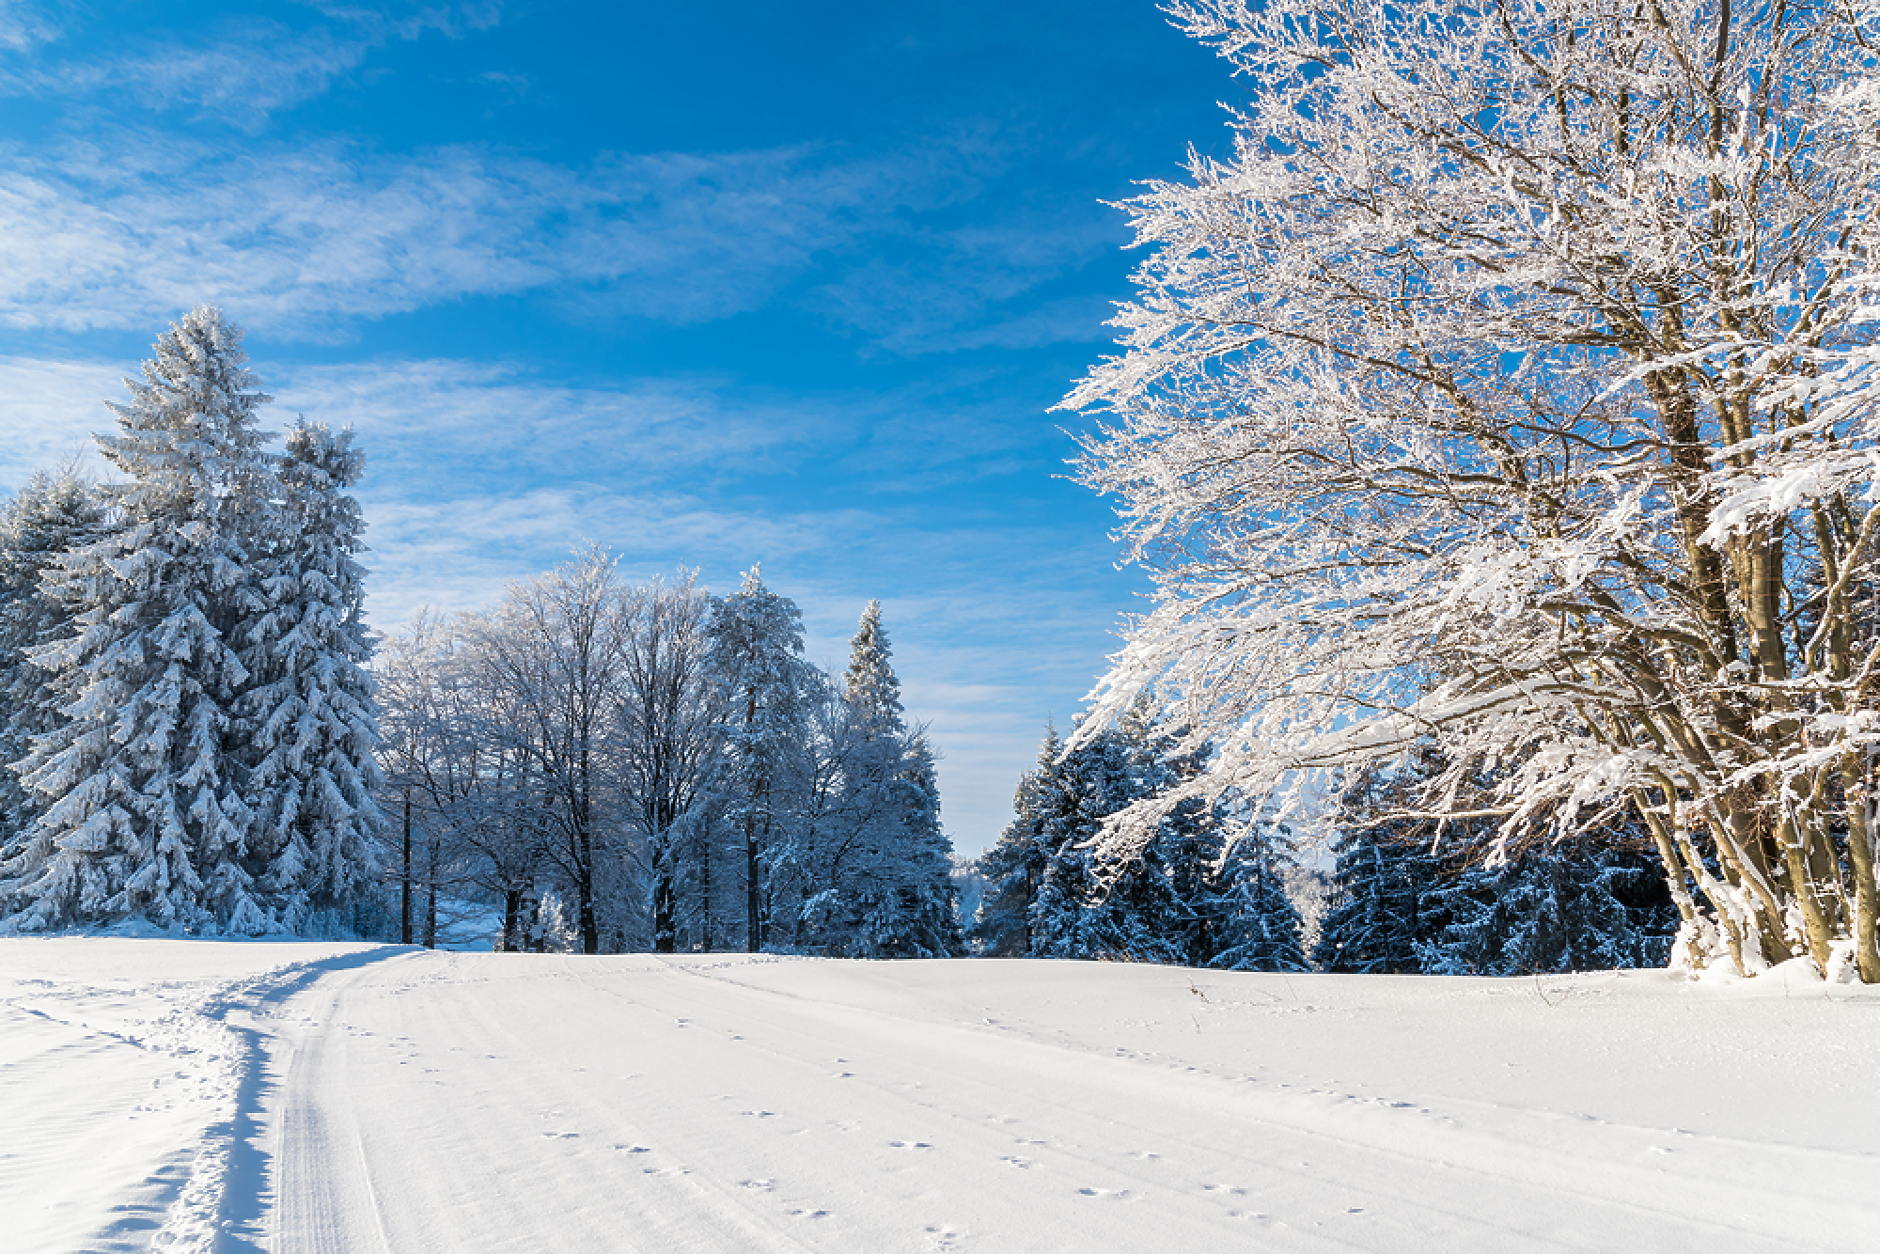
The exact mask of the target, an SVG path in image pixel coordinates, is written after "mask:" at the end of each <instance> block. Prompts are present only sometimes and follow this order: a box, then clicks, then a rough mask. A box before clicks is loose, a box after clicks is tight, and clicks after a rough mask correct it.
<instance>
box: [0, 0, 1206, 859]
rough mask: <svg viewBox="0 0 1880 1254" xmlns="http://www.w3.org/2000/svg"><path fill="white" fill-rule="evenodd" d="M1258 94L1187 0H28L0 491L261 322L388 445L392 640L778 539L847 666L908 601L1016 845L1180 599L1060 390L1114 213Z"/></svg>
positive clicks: (374, 604) (3, 270)
mask: <svg viewBox="0 0 1880 1254" xmlns="http://www.w3.org/2000/svg"><path fill="white" fill-rule="evenodd" d="M1238 90H1239V86H1238V85H1237V84H1235V83H1233V82H1232V81H1231V80H1229V78H1228V77H1227V74H1226V68H1225V66H1224V65H1223V64H1222V63H1221V62H1219V61H1217V60H1215V59H1214V58H1213V57H1212V56H1211V55H1210V54H1209V53H1208V52H1207V51H1206V50H1205V49H1203V48H1201V47H1200V46H1198V45H1195V44H1192V43H1191V42H1189V41H1188V40H1186V39H1185V38H1184V37H1182V36H1181V35H1180V34H1178V33H1177V32H1176V31H1174V30H1173V29H1171V28H1170V27H1169V26H1168V25H1167V24H1166V22H1165V21H1164V19H1163V17H1162V15H1161V14H1160V13H1159V12H1158V11H1157V10H1156V9H1155V7H1154V6H1153V4H1152V3H1150V2H1149V0H1084V2H1081V3H1064V2H1059V0H1032V2H1027V0H1005V2H1003V3H982V2H980V0H964V2H961V3H953V4H948V5H933V6H920V7H916V6H901V5H858V4H853V3H847V4H836V3H830V4H812V3H799V4H790V3H775V2H773V3H750V4H747V3H721V4H718V5H713V6H691V5H650V4H639V3H612V4H603V3H550V2H535V3H513V4H512V3H457V4H422V5H416V4H396V3H378V2H375V0H361V2H359V3H340V2H336V3H320V2H315V3H305V4H292V3H279V4H240V3H216V2H214V0H210V2H205V3H196V4H192V5H189V6H176V5H152V4H148V3H105V2H90V3H87V2H83V0H80V2H77V3H74V2H72V0H64V2H60V3H43V4H41V3H33V2H32V0H26V2H20V0H0V171H3V174H0V239H4V241H5V244H4V247H0V396H4V397H5V398H6V400H5V402H4V404H5V406H6V409H5V410H4V411H0V412H4V413H5V414H6V416H5V418H4V419H0V422H3V423H4V426H5V428H6V430H7V439H6V440H5V441H3V442H0V488H11V487H13V486H14V485H16V484H17V483H18V482H19V481H20V480H21V479H22V478H23V477H24V476H25V475H26V474H27V473H28V472H29V471H30V470H31V469H32V468H33V467H34V466H39V465H48V464H51V463H54V462H57V461H59V460H61V459H62V458H64V457H67V456H70V455H71V454H73V453H74V452H76V451H78V450H79V449H81V448H82V447H83V446H84V444H85V442H86V435H87V433H88V432H90V431H93V430H97V429H100V428H102V427H103V426H105V425H106V424H107V423H108V421H109V420H108V417H107V416H106V414H105V411H104V410H103V408H102V406H101V404H100V402H101V401H103V400H107V399H117V398H118V397H119V396H120V395H121V388H120V387H119V385H118V382H117V380H118V379H119V378H120V377H121V376H122V375H124V374H126V373H130V372H132V371H133V370H134V368H135V366H136V363H137V362H139V361H140V360H142V358H143V357H144V356H146V355H147V352H148V348H149V345H150V342H151V341H152V340H153V339H154V338H155V337H156V335H157V334H158V332H160V331H161V330H162V328H163V327H164V325H165V324H166V323H167V322H168V321H169V320H170V319H172V318H174V317H176V316H177V315H178V314H180V313H181V312H182V311H184V310H186V309H188V308H189V307H191V306H193V305H196V304H199V303H203V302H211V303H215V304H219V305H220V306H222V307H223V309H224V310H226V311H227V313H228V314H229V316H230V317H232V318H233V319H234V320H236V321H237V322H240V323H241V324H243V325H244V326H245V327H246V328H247V329H248V347H249V351H250V355H251V357H252V359H253V362H254V365H255V367H256V369H257V371H258V372H259V373H260V374H261V375H262V377H263V379H264V381H265V382H266V383H267V384H268V386H269V389H270V390H271V391H272V392H273V393H274V394H275V396H276V397H277V398H278V401H279V404H278V406H277V408H276V413H275V419H276V425H283V424H285V422H286V421H288V420H290V419H291V417H292V415H294V414H296V413H305V414H306V415H307V416H308V417H310V418H313V419H317V420H321V421H326V422H329V423H332V424H335V425H339V424H345V423H350V424H352V425H354V426H356V427H357V428H359V430H360V433H361V439H362V443H363V444H364V446H365V448H366V451H367V454H368V457H369V458H370V473H369V478H368V480H367V482H366V483H365V484H364V485H362V488H361V491H360V496H361V499H362V501H363V502H364V504H365V506H366V512H367V517H368V520H369V522H370V524H371V528H372V530H371V533H370V536H369V540H370V543H371V544H372V547H373V553H372V555H371V564H372V566H373V568H374V572H375V573H374V579H373V584H372V591H371V596H372V601H371V612H372V617H373V621H374V623H375V624H376V625H378V626H379V627H381V628H393V627H395V626H396V625H397V624H398V623H399V622H400V621H401V620H402V619H404V618H405V617H406V616H408V615H409V614H410V613H411V612H412V611H413V610H415V609H416V608H418V607H419V606H422V605H427V604H428V605H432V606H435V607H439V608H443V609H458V608H474V607H480V606H485V605H488V604H490V603H492V602H493V601H494V600H495V599H496V598H497V597H499V596H500V594H501V590H502V587H503V585H504V583H505V581H508V580H513V579H518V578H523V577H526V576H528V575H531V574H533V573H536V572H538V571H541V570H544V569H546V568H548V567H550V566H552V565H554V564H555V563H557V562H559V561H562V560H564V559H566V558H567V557H568V556H569V554H570V553H571V551H572V550H573V549H575V548H576V547H578V546H580V545H581V544H583V542H585V541H590V540H591V541H599V542H602V543H604V544H607V545H609V546H610V547H612V548H613V549H614V550H615V551H616V552H618V553H619V554H620V555H621V557H622V559H623V570H624V572H625V574H626V575H627V576H628V577H629V578H632V579H635V580H637V579H640V578H645V577H650V576H652V575H655V574H659V573H662V572H671V571H672V570H674V569H675V568H677V567H679V566H681V565H684V566H691V567H697V568H699V569H700V571H701V573H702V577H703V579H704V580H705V581H706V582H707V583H708V584H709V585H711V586H712V587H714V588H716V589H723V590H728V589H730V588H732V587H735V586H736V581H737V576H738V573H739V572H740V571H742V570H744V569H746V568H747V567H749V566H750V565H751V564H752V563H753V562H762V564H763V572H764V576H765V579H766V582H768V583H769V584H770V585H771V586H772V587H774V588H776V589H777V590H779V591H781V592H783V593H785V594H787V595H789V596H792V597H794V598H795V599H796V601H797V603H798V604H799V605H800V606H801V607H802V609H803V612H804V617H805V621H806V624H807V626H808V629H809V635H810V653H811V655H812V656H813V657H814V658H815V659H816V660H818V661H821V662H824V663H831V662H839V661H840V660H842V659H843V657H844V655H845V653H846V648H847V644H846V642H847V638H848V636H849V635H850V633H852V631H853V630H854V625H855V621H856V619H857V618H858V617H859V615H860V613H861V611H862V607H863V606H864V605H865V604H866V602H867V601H868V599H869V598H870V597H880V598H881V600H882V602H883V605H884V614H885V619H886V624H887V627H888V630H889V633H890V635H891V637H892V639H893V641H894V644H895V651H896V663H897V668H898V670H899V671H900V674H901V677H902V682H903V685H904V688H905V692H906V698H907V704H908V707H909V710H910V712H911V713H912V714H914V715H915V716H916V717H919V718H922V719H925V720H927V721H928V722H929V723H930V725H931V730H932V734H933V737H934V740H935V742H936V743H937V745H938V746H939V748H940V750H941V752H942V753H943V754H944V755H945V756H944V761H943V763H942V768H941V787H942V802H943V818H944V821H945V822H946V825H947V827H948V830H949V831H951V832H952V833H953V835H954V838H955V840H956V842H957V843H958V845H959V847H960V848H961V849H963V850H966V851H973V850H977V849H978V848H980V847H982V846H983V845H985V844H986V843H987V842H988V841H989V840H990V839H991V838H992V837H993V836H994V835H996V833H997V831H998V828H999V827H1000V826H1001V825H1002V824H1003V823H1004V822H1005V820H1006V819H1007V818H1008V817H1009V813H1010V800H1011V793H1012V788H1013V785H1014V784H1015V782H1016V780H1017V777H1018V774H1019V773H1020V772H1021V771H1022V770H1024V769H1026V768H1027V767H1028V766H1029V765H1030V763H1031V760H1032V758H1033V755H1034V753H1035V751H1036V746H1037V741H1038V738H1039V735H1040V734H1041V732H1042V730H1043V727H1044V724H1045V720H1046V719H1047V718H1048V717H1055V718H1056V719H1057V720H1058V722H1059V723H1060V724H1063V723H1065V722H1068V720H1069V718H1070V717H1071V715H1072V714H1073V713H1074V712H1075V711H1076V709H1077V708H1078V707H1079V705H1080V702H1081V699H1082V696H1083V694H1084V693H1085V692H1086V691H1087V690H1088V689H1089V687H1090V685H1091V683H1092V681H1093V679H1094V678H1095V676H1096V674H1097V673H1098V672H1099V671H1100V670H1101V668H1102V665H1103V658H1104V655H1105V654H1106V653H1108V652H1109V651H1110V650H1111V649H1112V648H1113V647H1114V645H1115V640H1114V637H1113V635H1112V634H1111V633H1112V632H1113V630H1114V629H1115V627H1116V624H1117V621H1118V618H1119V615H1121V614H1122V613H1124V612H1126V611H1128V610H1130V609H1131V608H1134V607H1136V606H1137V605H1139V602H1138V601H1137V597H1138V594H1139V593H1140V592H1141V590H1142V589H1143V587H1144V586H1145V585H1144V583H1143V580H1142V579H1141V577H1140V576H1139V575H1138V574H1135V573H1133V572H1127V571H1118V570H1117V569H1116V568H1115V560H1116V550H1115V548H1114V546H1113V545H1112V544H1111V542H1110V541H1109V539H1108V537H1107V530H1108V528H1109V527H1110V526H1111V525H1112V516H1111V514H1110V513H1109V510H1108V507H1107V506H1106V505H1105V504H1104V503H1103V502H1102V501H1100V500H1098V499H1097V498H1095V497H1093V496H1092V495H1091V494H1089V493H1088V492H1086V491H1084V490H1083V489H1081V488H1078V487H1076V486H1075V485H1073V484H1070V483H1066V482H1064V481H1063V480H1062V478H1060V477H1059V476H1061V475H1063V474H1064V473H1065V469H1066V468H1065V465H1064V462H1065V459H1066V458H1068V457H1070V456H1071V455H1072V454H1073V453H1074V451H1075V450H1074V446H1073V444H1072V441H1071V439H1070V437H1069V436H1068V435H1067V434H1066V433H1065V431H1064V430H1061V429H1060V428H1066V429H1069V430H1076V429H1078V427H1079V425H1080V424H1081V422H1082V421H1083V420H1082V419H1080V418H1078V417H1076V416H1074V415H1066V414H1061V413H1060V414H1049V413H1047V412H1046V411H1047V410H1048V409H1049V407H1050V406H1051V405H1052V404H1054V403H1055V402H1056V401H1057V400H1058V399H1059V398H1060V397H1061V396H1062V395H1063V394H1064V392H1065V391H1066V390H1067V389H1068V387H1069V385H1070V383H1071V382H1072V381H1073V380H1074V379H1075V378H1076V377H1077V376H1078V375H1080V374H1081V373H1082V372H1083V370H1084V369H1085V368H1086V367H1087V366H1089V365H1090V364H1091V363H1092V362H1094V361H1095V360H1096V359H1097V358H1098V357H1099V356H1100V355H1102V354H1103V353H1104V352H1105V351H1106V350H1107V348H1108V344H1109V332H1108V330H1107V329H1106V328H1105V327H1104V326H1103V325H1102V323H1103V321H1104V319H1105V318H1106V317H1108V316H1109V306H1110V302H1112V301H1114V300H1117V299H1121V298H1123V297H1124V296H1125V295H1126V294H1127V290H1128V284H1127V275H1128V272H1129V269H1130V266H1131V265H1132V264H1133V261H1134V256H1133V255H1132V254H1130V253H1128V252H1126V251H1125V250H1124V248H1123V246H1124V245H1125V244H1126V243H1127V242H1128V238H1127V233H1126V231H1125V230H1124V227H1123V224H1122V219H1121V215H1120V214H1119V213H1117V212H1116V211H1115V210H1113V209H1110V208H1107V207H1105V206H1104V205H1103V204H1101V203H1100V202H1101V201H1103V200H1115V199H1119V198H1121V197H1123V196H1127V195H1128V194H1129V193H1130V189H1131V185H1132V181H1133V180H1137V179H1144V178H1168V177H1176V176H1177V175H1178V174H1179V171H1180V167H1181V162H1182V160H1183V157H1184V154H1185V151H1186V147H1187V145H1188V144H1190V143H1193V144H1195V145H1196V146H1198V147H1199V148H1201V149H1202V150H1203V151H1204V152H1206V151H1222V152H1224V151H1225V150H1226V148H1227V145H1228V139H1227V132H1226V131H1225V129H1224V126H1223V120H1224V119H1223V115H1222V114H1221V113H1220V111H1219V109H1218V107H1217V105H1216V102H1217V101H1220V100H1223V99H1231V98H1233V96H1234V95H1235V94H1236V93H1237V92H1238Z"/></svg>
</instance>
